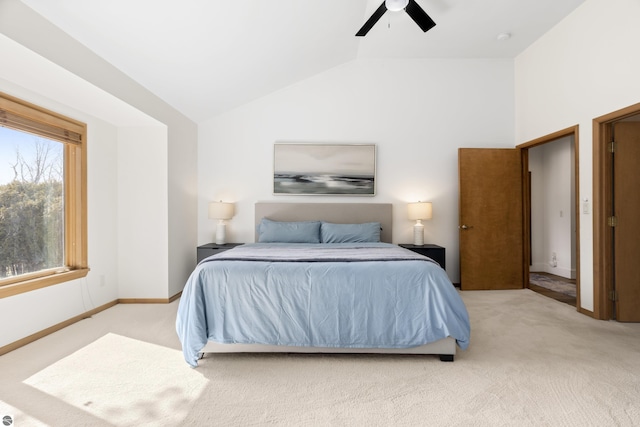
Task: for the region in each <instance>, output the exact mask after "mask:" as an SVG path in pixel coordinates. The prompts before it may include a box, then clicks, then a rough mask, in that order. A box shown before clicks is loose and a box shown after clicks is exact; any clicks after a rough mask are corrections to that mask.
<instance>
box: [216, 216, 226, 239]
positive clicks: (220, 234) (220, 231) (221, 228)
mask: <svg viewBox="0 0 640 427" xmlns="http://www.w3.org/2000/svg"><path fill="white" fill-rule="evenodd" d="M226 234H227V224H225V223H224V221H223V220H220V221H219V222H218V228H217V229H216V245H224V244H225V243H227V242H226V238H227V236H226Z"/></svg>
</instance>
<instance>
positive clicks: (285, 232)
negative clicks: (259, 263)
mask: <svg viewBox="0 0 640 427" xmlns="http://www.w3.org/2000/svg"><path fill="white" fill-rule="evenodd" d="M258 242H260V243H320V221H295V222H283V221H271V220H270V219H267V218H262V220H261V221H260V224H259V225H258Z"/></svg>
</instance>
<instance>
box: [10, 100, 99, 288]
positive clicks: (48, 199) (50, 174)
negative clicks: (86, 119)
mask: <svg viewBox="0 0 640 427" xmlns="http://www.w3.org/2000/svg"><path fill="white" fill-rule="evenodd" d="M0 126H1V127H0V298H4V297H7V296H11V295H16V294H19V293H22V292H28V291H31V290H34V289H39V288H42V287H45V286H50V285H54V284H57V283H61V282H64V281H68V280H73V279H77V278H80V277H84V276H86V274H87V273H88V271H89V269H88V268H87V218H86V216H87V209H86V147H85V144H86V125H85V124H84V123H80V122H77V121H75V120H72V119H70V118H67V117H64V116H62V115H60V114H57V113H54V112H52V111H48V110H45V109H44V108H40V107H37V106H35V105H32V104H29V103H27V102H24V101H21V100H19V99H17V98H14V97H11V96H9V95H5V94H3V93H0Z"/></svg>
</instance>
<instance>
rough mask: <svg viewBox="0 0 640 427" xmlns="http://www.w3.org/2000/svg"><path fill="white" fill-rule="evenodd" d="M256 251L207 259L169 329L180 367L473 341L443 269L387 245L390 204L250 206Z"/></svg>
mask: <svg viewBox="0 0 640 427" xmlns="http://www.w3.org/2000/svg"><path fill="white" fill-rule="evenodd" d="M255 218H256V242H257V243H251V244H245V245H241V246H238V247H235V248H233V249H230V250H227V251H224V252H222V253H219V254H216V255H214V256H211V257H209V258H206V259H204V260H202V261H201V262H200V263H199V264H198V266H197V267H196V268H195V270H194V271H193V273H192V274H191V276H190V277H189V279H188V280H187V283H186V285H185V288H184V290H183V293H182V296H181V298H180V302H179V307H178V316H177V319H176V330H177V333H178V337H179V338H180V341H181V343H182V349H183V353H184V357H185V360H186V362H187V363H188V364H189V365H190V366H192V367H196V366H197V364H198V360H199V359H200V358H201V357H202V355H203V354H205V353H233V352H297V353H395V354H432V355H438V356H439V357H440V359H441V360H443V361H453V360H454V356H455V354H456V347H460V348H462V349H465V348H466V347H467V346H468V344H469V338H470V326H469V317H468V314H467V310H466V308H465V306H464V303H463V302H462V299H461V298H460V296H459V294H458V292H457V290H456V289H455V288H454V287H453V285H452V284H451V282H450V281H449V278H448V276H447V274H446V272H445V271H444V270H443V269H442V268H440V266H439V265H438V264H437V263H436V262H435V261H433V260H430V259H429V258H427V257H425V256H422V255H419V254H417V253H414V252H412V251H409V250H407V249H403V248H400V247H399V246H397V245H393V244H391V243H390V242H391V236H392V232H391V226H392V205H391V204H380V203H267V202H264V203H256V205H255Z"/></svg>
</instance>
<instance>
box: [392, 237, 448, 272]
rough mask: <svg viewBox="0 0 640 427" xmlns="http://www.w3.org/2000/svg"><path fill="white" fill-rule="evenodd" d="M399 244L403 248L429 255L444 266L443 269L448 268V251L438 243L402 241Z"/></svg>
mask: <svg viewBox="0 0 640 427" xmlns="http://www.w3.org/2000/svg"><path fill="white" fill-rule="evenodd" d="M398 246H400V247H401V248H405V249H409V250H410V251H413V252H416V253H419V254H420V255H424V256H428V257H429V258H431V259H432V260H434V261H435V262H437V263H438V264H440V267H442V269H443V270H446V259H445V258H446V253H445V248H443V247H442V246H438V245H422V246H416V245H413V244H409V243H401V244H399V245H398Z"/></svg>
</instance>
